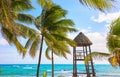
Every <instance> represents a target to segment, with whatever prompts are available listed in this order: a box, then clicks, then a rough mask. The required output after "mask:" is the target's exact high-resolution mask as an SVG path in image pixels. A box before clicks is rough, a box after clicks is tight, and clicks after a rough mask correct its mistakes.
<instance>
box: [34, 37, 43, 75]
mask: <svg viewBox="0 0 120 77" xmlns="http://www.w3.org/2000/svg"><path fill="white" fill-rule="evenodd" d="M42 47H43V35H42V39H41V44H40V53H39V59H38V66H37V73H36V77H39V71H40V63H41V55H42Z"/></svg>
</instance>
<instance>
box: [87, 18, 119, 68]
mask: <svg viewBox="0 0 120 77" xmlns="http://www.w3.org/2000/svg"><path fill="white" fill-rule="evenodd" d="M107 46H108V49H109V53H104V52H92V53H91V54H89V55H88V56H87V57H86V60H85V62H86V63H87V61H88V60H89V59H90V56H92V57H93V58H95V59H96V58H98V59H101V58H105V57H107V58H108V61H109V62H110V64H111V65H112V66H113V67H117V66H120V18H118V19H117V20H115V21H114V22H113V23H112V24H111V27H110V32H109V34H108V37H107Z"/></svg>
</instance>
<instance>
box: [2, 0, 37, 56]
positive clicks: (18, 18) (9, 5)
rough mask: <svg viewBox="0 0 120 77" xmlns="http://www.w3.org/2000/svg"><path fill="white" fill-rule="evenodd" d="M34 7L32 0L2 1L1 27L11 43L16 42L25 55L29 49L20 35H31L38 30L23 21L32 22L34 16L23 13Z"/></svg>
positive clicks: (18, 48)
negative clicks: (23, 43) (25, 46)
mask: <svg viewBox="0 0 120 77" xmlns="http://www.w3.org/2000/svg"><path fill="white" fill-rule="evenodd" d="M30 9H33V7H32V5H31V1H30V0H1V1H0V19H1V20H0V29H1V32H2V35H3V36H4V37H5V39H6V40H7V41H8V42H9V43H10V44H14V45H15V46H16V48H17V50H18V51H20V52H22V53H23V55H25V53H26V52H27V50H26V49H25V48H24V46H22V44H21V43H20V42H19V40H18V37H20V36H22V37H25V38H26V37H31V33H32V35H35V34H37V32H36V31H35V30H33V29H31V28H29V27H27V26H26V25H23V24H21V23H27V24H28V23H29V24H32V23H33V21H34V18H33V17H32V16H31V15H28V14H23V13H22V12H25V11H26V10H30Z"/></svg>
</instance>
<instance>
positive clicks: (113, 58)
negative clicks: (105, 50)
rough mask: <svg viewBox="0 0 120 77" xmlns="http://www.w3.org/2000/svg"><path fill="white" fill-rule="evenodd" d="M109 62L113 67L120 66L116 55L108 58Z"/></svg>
mask: <svg viewBox="0 0 120 77" xmlns="http://www.w3.org/2000/svg"><path fill="white" fill-rule="evenodd" d="M108 61H109V63H110V64H111V65H112V66H113V67H115V68H116V67H117V66H118V63H117V59H116V57H115V56H112V57H110V58H109V59H108Z"/></svg>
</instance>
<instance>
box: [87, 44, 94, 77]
mask: <svg viewBox="0 0 120 77" xmlns="http://www.w3.org/2000/svg"><path fill="white" fill-rule="evenodd" d="M89 52H90V54H91V48H90V46H89ZM90 60H91V66H92V75H93V76H96V75H95V71H94V65H93V60H92V57H91V55H90Z"/></svg>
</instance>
